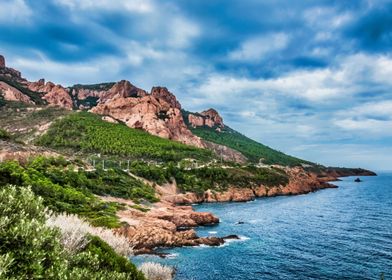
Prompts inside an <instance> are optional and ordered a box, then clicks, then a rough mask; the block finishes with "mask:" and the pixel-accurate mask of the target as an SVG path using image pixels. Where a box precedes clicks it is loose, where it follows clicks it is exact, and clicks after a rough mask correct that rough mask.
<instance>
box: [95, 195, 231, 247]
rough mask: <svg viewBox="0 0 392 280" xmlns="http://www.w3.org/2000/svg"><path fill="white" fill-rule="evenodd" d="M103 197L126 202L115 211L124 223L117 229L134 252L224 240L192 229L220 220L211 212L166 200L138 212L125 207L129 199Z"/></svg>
mask: <svg viewBox="0 0 392 280" xmlns="http://www.w3.org/2000/svg"><path fill="white" fill-rule="evenodd" d="M102 199H104V200H106V201H116V202H121V203H123V204H125V205H126V207H125V209H124V210H121V211H119V212H118V213H117V215H118V216H119V217H120V219H121V220H122V221H123V222H125V223H126V224H127V226H124V227H122V228H120V229H118V230H117V232H118V233H119V234H123V235H125V236H127V237H128V239H129V240H130V243H131V245H132V247H133V248H134V250H135V253H136V254H141V253H152V252H153V250H154V249H155V248H157V247H180V246H197V245H201V244H206V245H210V246H217V245H221V244H223V243H224V239H223V238H218V237H198V236H197V234H196V232H195V230H194V229H193V228H194V227H197V226H199V225H213V224H216V223H219V219H218V218H217V217H215V216H214V215H212V214H211V213H207V212H195V211H193V209H192V207H191V206H175V205H173V204H171V203H168V202H159V203H155V204H154V205H153V206H152V208H151V209H150V210H149V211H148V212H141V211H139V210H136V209H133V208H131V207H127V206H131V205H132V202H131V201H129V200H124V199H121V201H119V199H118V198H110V197H103V198H102Z"/></svg>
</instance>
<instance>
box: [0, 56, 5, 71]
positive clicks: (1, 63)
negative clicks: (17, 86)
mask: <svg viewBox="0 0 392 280" xmlns="http://www.w3.org/2000/svg"><path fill="white" fill-rule="evenodd" d="M0 68H5V58H4V56H2V55H1V54H0Z"/></svg>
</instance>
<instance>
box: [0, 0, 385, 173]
mask: <svg viewBox="0 0 392 280" xmlns="http://www.w3.org/2000/svg"><path fill="white" fill-rule="evenodd" d="M391 49H392V1H382V0H374V1H372V0H367V1H365V0H364V1H360V0H358V1H344V0H341V1H323V0H320V1H310V0H309V1H296V0H290V1H289V0H287V1H280V0H274V1H272V0H266V1H261V0H259V1H255V0H231V1H228V0H208V1H207V0H205V1H204V0H186V1H185V0H160V1H158V0H133V1H132V0H129V1H125V0H95V1H94V0H51V1H42V0H30V1H29V0H0V53H2V54H3V55H4V56H6V59H7V64H8V65H10V66H12V67H14V68H17V69H19V70H21V71H22V73H23V74H24V76H25V77H26V78H28V79H31V80H37V79H39V78H41V77H45V78H46V79H47V80H51V81H54V82H56V83H62V84H64V85H71V84H74V83H97V82H104V81H117V80H121V79H127V80H130V81H131V82H132V83H134V84H135V85H137V86H139V87H142V88H144V89H147V90H149V89H150V88H151V87H152V86H154V85H163V86H167V87H168V88H169V89H170V90H171V91H172V92H173V93H175V94H176V95H177V97H178V98H179V100H180V102H181V103H182V105H183V107H185V108H186V109H188V110H193V111H199V110H203V109H206V108H209V107H213V108H216V109H217V110H219V111H220V112H221V114H222V116H223V117H224V120H225V122H226V124H228V125H229V126H231V127H233V128H235V129H237V130H239V131H240V132H242V133H244V134H246V135H248V136H250V137H252V138H254V139H256V140H259V141H260V142H262V143H265V144H267V145H270V146H271V147H274V148H277V149H279V150H281V151H284V152H287V153H289V154H292V155H296V156H299V157H302V158H305V159H308V160H312V161H315V162H319V163H322V164H326V165H335V166H352V167H356V166H361V167H367V168H373V169H389V170H390V169H392V156H391V155H392V53H391Z"/></svg>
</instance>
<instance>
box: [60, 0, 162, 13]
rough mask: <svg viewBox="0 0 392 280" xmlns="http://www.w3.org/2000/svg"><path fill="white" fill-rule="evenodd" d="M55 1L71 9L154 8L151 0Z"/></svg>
mask: <svg viewBox="0 0 392 280" xmlns="http://www.w3.org/2000/svg"><path fill="white" fill-rule="evenodd" d="M56 2H57V3H58V4H60V5H62V6H65V7H68V8H70V9H73V10H95V9H101V10H108V11H111V10H119V11H128V12H134V13H141V14H144V13H151V12H152V11H154V10H155V5H154V3H153V2H152V1H151V0H132V1H127V0H56Z"/></svg>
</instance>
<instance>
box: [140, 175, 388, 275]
mask: <svg viewBox="0 0 392 280" xmlns="http://www.w3.org/2000/svg"><path fill="white" fill-rule="evenodd" d="M360 178H361V179H362V180H363V182H361V183H355V182H354V179H355V177H347V178H342V181H340V182H336V183H335V184H337V185H338V186H339V188H338V189H326V190H321V191H318V192H315V193H311V194H306V195H298V196H285V197H273V198H262V199H257V200H256V201H252V202H247V203H216V204H203V205H198V206H195V207H194V208H195V209H196V210H198V211H209V212H212V213H214V214H215V215H217V216H218V217H219V218H220V219H221V223H220V224H219V225H216V226H210V227H200V228H198V229H197V232H198V234H199V235H200V236H213V235H215V236H226V235H229V234H237V235H239V236H240V237H241V240H238V241H231V242H229V243H226V244H224V245H223V246H220V247H204V246H202V247H188V248H176V249H169V250H163V252H166V253H169V254H170V255H169V256H168V258H166V259H161V258H159V257H156V256H137V257H134V258H133V261H134V262H136V263H137V264H140V263H142V262H145V261H154V262H160V263H163V264H167V265H171V266H174V267H175V268H176V269H177V274H176V278H175V279H178V280H179V279H181V280H182V279H186V280H191V279H197V280H198V279H200V280H201V279H203V280H207V279H208V280H212V279H213V280H220V279H222V280H227V279H249V280H250V279H381V274H382V273H383V274H384V279H386V280H387V279H392V173H387V172H380V173H379V176H377V177H360ZM238 222H244V223H243V224H238Z"/></svg>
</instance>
